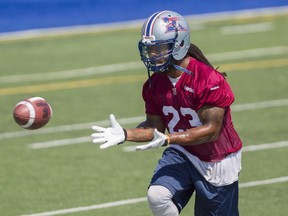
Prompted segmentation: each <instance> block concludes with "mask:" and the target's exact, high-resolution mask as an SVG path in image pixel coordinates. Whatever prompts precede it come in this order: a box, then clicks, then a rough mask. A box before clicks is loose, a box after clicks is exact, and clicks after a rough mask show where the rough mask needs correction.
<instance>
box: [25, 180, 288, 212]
mask: <svg viewBox="0 0 288 216" xmlns="http://www.w3.org/2000/svg"><path fill="white" fill-rule="evenodd" d="M287 181H288V176H282V177H278V178H272V179H265V180H259V181H252V182H246V183H240V184H239V187H240V188H247V187H256V186H262V185H269V184H276V183H284V182H287ZM146 200H147V198H146V197H140V198H135V199H127V200H120V201H116V202H108V203H103V204H98V205H92V206H82V207H77V208H70V209H61V210H56V211H49V212H42V213H36V214H26V215H22V216H54V215H63V214H69V213H76V212H83V211H91V210H96V209H103V208H111V207H116V206H122V205H130V204H135V203H141V202H146Z"/></svg>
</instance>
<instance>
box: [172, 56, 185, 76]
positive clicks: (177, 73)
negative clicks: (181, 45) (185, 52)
mask: <svg viewBox="0 0 288 216" xmlns="http://www.w3.org/2000/svg"><path fill="white" fill-rule="evenodd" d="M173 64H175V65H178V66H180V67H182V68H186V67H187V66H188V64H189V57H185V58H183V59H181V60H174V62H173ZM182 74H183V71H182V70H179V69H176V68H173V67H171V68H169V70H168V71H167V76H169V77H171V78H178V77H180V76H181V75H182Z"/></svg>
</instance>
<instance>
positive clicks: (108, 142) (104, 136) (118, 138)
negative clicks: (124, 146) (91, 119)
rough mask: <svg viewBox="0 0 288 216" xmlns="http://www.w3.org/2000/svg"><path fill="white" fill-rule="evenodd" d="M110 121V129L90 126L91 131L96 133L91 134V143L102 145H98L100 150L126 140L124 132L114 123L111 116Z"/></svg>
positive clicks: (113, 117)
mask: <svg viewBox="0 0 288 216" xmlns="http://www.w3.org/2000/svg"><path fill="white" fill-rule="evenodd" d="M110 121H111V125H112V127H108V128H103V127H100V126H96V125H94V126H92V129H93V130H95V131H96V132H97V133H92V134H91V137H92V142H93V143H102V145H100V148H101V149H104V148H108V147H111V146H114V145H119V144H121V143H123V142H125V141H126V139H127V135H126V130H125V129H123V128H122V127H121V125H120V124H119V123H118V122H117V121H116V119H115V116H114V115H113V114H111V115H110Z"/></svg>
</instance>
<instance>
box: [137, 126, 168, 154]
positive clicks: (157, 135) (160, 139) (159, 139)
mask: <svg viewBox="0 0 288 216" xmlns="http://www.w3.org/2000/svg"><path fill="white" fill-rule="evenodd" d="M168 144H169V138H168V136H166V135H165V134H163V133H161V132H159V131H158V130H157V129H155V130H154V138H153V140H152V141H151V142H150V143H148V144H146V145H140V146H137V147H136V151H142V150H147V149H155V148H159V147H161V146H166V145H168Z"/></svg>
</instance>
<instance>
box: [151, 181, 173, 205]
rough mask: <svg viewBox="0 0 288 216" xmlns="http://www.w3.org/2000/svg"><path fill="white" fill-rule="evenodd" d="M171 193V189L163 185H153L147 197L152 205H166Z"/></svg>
mask: <svg viewBox="0 0 288 216" xmlns="http://www.w3.org/2000/svg"><path fill="white" fill-rule="evenodd" d="M169 193H170V191H168V189H166V188H165V187H163V186H158V185H157V186H151V187H150V188H149V189H148V193H147V199H148V202H149V204H150V206H154V207H156V206H161V205H164V204H165V202H167V201H168V199H169V195H168V194H169Z"/></svg>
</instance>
